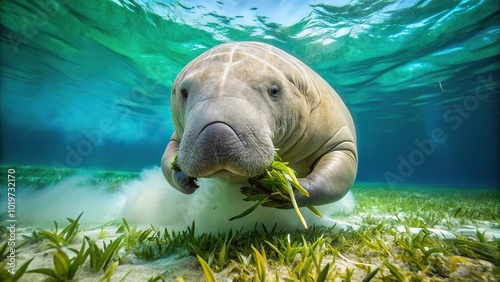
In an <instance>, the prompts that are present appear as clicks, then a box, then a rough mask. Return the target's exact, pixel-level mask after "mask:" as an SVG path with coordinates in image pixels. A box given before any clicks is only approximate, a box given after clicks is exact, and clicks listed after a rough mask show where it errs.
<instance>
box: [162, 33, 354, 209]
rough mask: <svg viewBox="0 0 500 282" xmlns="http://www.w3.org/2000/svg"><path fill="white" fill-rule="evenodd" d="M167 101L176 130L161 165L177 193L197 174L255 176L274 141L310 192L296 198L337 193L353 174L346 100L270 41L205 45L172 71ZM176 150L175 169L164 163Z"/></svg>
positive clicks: (311, 201) (304, 202) (309, 201)
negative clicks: (186, 62) (177, 69)
mask: <svg viewBox="0 0 500 282" xmlns="http://www.w3.org/2000/svg"><path fill="white" fill-rule="evenodd" d="M170 105H171V113H172V119H173V123H174V128H175V132H174V134H173V135H172V137H171V140H170V142H169V144H168V146H167V148H166V150H165V153H164V155H163V158H162V171H163V174H164V176H165V178H166V179H167V181H168V182H169V183H170V185H172V186H173V187H174V188H176V189H178V190H179V191H181V192H183V193H187V194H189V193H193V192H194V191H195V190H196V189H197V188H198V185H197V184H196V179H195V178H199V177H217V176H223V175H226V176H227V175H230V176H232V179H234V180H235V181H245V179H247V178H249V177H253V176H257V175H259V174H261V173H263V172H264V171H265V169H266V168H267V167H268V166H269V164H270V163H271V162H272V160H273V159H274V153H275V148H277V149H279V150H278V153H279V155H280V156H281V158H282V159H283V161H287V162H289V166H290V167H292V168H293V169H295V170H296V171H297V173H298V176H299V182H300V184H301V185H302V186H303V187H304V188H305V189H306V190H307V191H308V192H309V194H310V196H309V197H305V196H303V195H302V194H300V193H296V195H295V196H296V199H297V202H298V204H299V206H308V205H322V204H327V203H331V202H334V201H337V200H339V199H341V198H342V197H343V196H344V195H345V194H346V193H347V192H348V191H349V190H350V188H351V186H352V184H353V182H354V179H355V177H356V171H357V163H358V154H357V149H356V134H355V128H354V123H353V120H352V118H351V115H350V114H349V111H348V110H347V108H346V106H345V104H344V103H343V102H342V100H341V99H340V97H339V96H338V95H337V93H336V92H335V91H334V90H333V89H332V87H330V85H328V83H327V82H326V81H325V80H323V79H322V78H321V77H320V76H319V75H318V74H316V73H315V72H314V71H313V70H312V69H310V68H309V67H307V66H306V65H305V64H304V63H302V62H301V61H299V60H298V59H296V58H294V57H293V56H291V55H289V54H287V53H285V52H284V51H282V50H280V49H277V48H275V47H273V46H271V45H268V44H263V43H257V42H234V43H226V44H222V45H219V46H216V47H214V48H212V49H210V50H208V51H206V52H205V53H203V54H201V55H200V56H199V57H197V58H195V59H194V60H193V61H191V62H190V63H189V64H188V65H187V66H186V67H185V68H184V69H183V70H182V71H181V72H180V73H179V75H178V76H177V78H176V80H175V82H174V85H173V87H172V96H171V104H170ZM177 154H178V159H177V162H178V165H179V167H180V169H181V171H173V170H172V169H171V162H172V160H173V159H174V156H175V155H177ZM200 189H203V188H200Z"/></svg>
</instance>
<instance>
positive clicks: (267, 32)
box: [0, 0, 500, 187]
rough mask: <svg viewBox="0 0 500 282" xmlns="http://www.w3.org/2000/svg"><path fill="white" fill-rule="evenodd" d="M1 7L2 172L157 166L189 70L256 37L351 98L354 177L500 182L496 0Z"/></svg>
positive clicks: (499, 14) (92, 0) (499, 10)
mask: <svg viewBox="0 0 500 282" xmlns="http://www.w3.org/2000/svg"><path fill="white" fill-rule="evenodd" d="M0 9H1V18H0V19H1V34H2V37H1V61H0V62H1V81H0V93H1V164H3V165H11V164H22V165H44V166H54V167H69V168H98V169H107V170H129V171H139V170H141V169H142V168H144V167H152V166H157V165H159V162H160V158H161V155H162V153H163V150H164V148H165V146H166V144H167V142H168V140H169V137H170V135H171V133H172V132H173V127H172V122H171V118H170V112H169V111H170V109H169V95H170V91H171V85H172V82H173V80H174V79H175V77H176V75H177V73H178V72H179V71H180V70H181V69H182V67H183V66H184V65H186V64H187V63H188V62H189V61H190V60H192V59H193V58H195V57H196V56H197V55H199V54H201V53H202V52H203V51H205V50H207V49H208V48H210V47H212V46H215V45H217V44H219V43H223V42H228V41H243V40H253V41H261V42H266V43H269V44H272V45H274V46H276V47H279V48H281V49H283V50H285V51H287V52H289V53H291V54H292V55H294V56H296V57H297V58H299V59H301V60H302V61H304V62H305V63H306V64H308V65H309V66H311V67H312V68H313V69H314V70H315V71H316V72H318V73H319V74H320V75H321V76H322V77H323V78H325V79H326V80H327V81H328V82H329V83H330V84H331V85H332V87H333V88H334V89H336V91H337V92H338V93H339V94H340V96H341V97H342V98H343V100H344V101H345V103H346V104H347V106H348V107H349V109H350V111H351V113H352V115H353V118H354V120H355V123H356V126H357V135H358V148H359V155H360V162H359V171H358V178H357V181H359V182H383V183H388V184H399V183H405V184H407V183H417V184H446V185H464V186H489V187H499V186H500V179H499V174H498V171H500V170H499V169H500V151H499V144H500V138H499V132H500V125H499V120H500V119H499V115H500V109H499V90H498V86H499V75H500V73H499V69H500V65H499V61H500V60H499V59H500V58H499V57H500V56H499V51H500V44H499V38H500V23H499V19H500V7H499V4H498V1H495V0H491V1H379V2H372V1H328V2H327V1H323V2H319V1H310V2H305V1H222V0H221V1H189V2H188V1H146V0H143V1H123V0H121V1H118V0H116V1H105V0H99V1H98V0H89V1H77V0H72V1H70V0H67V1H62V0H61V1H55V0H47V1H3V2H2V5H0ZM89 144H90V146H88V145H89ZM83 145H87V147H85V146H83Z"/></svg>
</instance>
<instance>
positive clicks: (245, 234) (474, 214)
mask: <svg viewBox="0 0 500 282" xmlns="http://www.w3.org/2000/svg"><path fill="white" fill-rule="evenodd" d="M2 170H5V167H2ZM16 170H17V171H24V172H26V175H30V177H29V178H28V177H27V178H22V179H19V182H18V183H19V185H20V186H22V187H32V188H34V189H43V184H44V183H46V182H51V181H58V179H57V178H56V179H54V177H61V176H66V177H68V176H75V175H78V174H89V175H92V177H91V178H88V181H90V182H92V183H106V185H107V187H109V188H108V189H109V190H110V192H111V193H118V192H119V191H120V189H121V188H120V187H122V185H123V184H126V183H127V182H130V181H132V180H133V179H134V178H135V177H137V176H138V175H137V174H135V173H123V172H111V171H84V170H57V171H56V172H54V170H53V169H50V168H45V169H44V168H40V167H16ZM49 171H52V173H48V172H49ZM55 175H58V176H55ZM2 177H3V178H5V174H2ZM353 194H354V197H355V199H356V205H355V209H354V211H353V212H352V213H349V214H340V215H335V216H334V218H335V220H337V222H338V224H339V225H343V226H344V228H342V229H340V228H336V227H333V228H326V227H311V228H310V229H308V230H306V231H304V230H297V231H292V232H287V231H283V230H277V229H273V228H267V229H266V228H264V229H257V228H255V229H254V230H252V229H250V230H248V231H241V230H230V231H229V232H224V233H218V234H207V233H203V234H195V229H196V223H193V224H192V225H191V226H190V227H188V228H187V229H186V230H180V231H171V230H169V229H168V227H163V226H131V225H130V224H129V223H128V221H127V220H126V219H125V218H123V219H121V220H115V221H111V222H107V223H105V224H102V225H99V226H95V225H94V226H89V225H84V224H82V223H81V222H80V221H81V220H83V219H84V218H85V213H83V214H77V215H68V217H69V218H68V219H67V220H66V221H62V222H54V223H53V225H52V227H50V226H49V227H43V228H40V227H37V226H33V225H29V224H28V223H24V225H26V227H24V225H23V224H20V226H21V227H20V230H19V235H18V238H17V248H16V257H17V261H18V263H19V268H18V271H17V272H16V274H15V275H14V276H11V275H10V273H8V272H7V270H8V266H7V264H8V262H9V259H8V257H7V255H8V248H7V240H6V239H7V238H8V230H6V228H2V229H1V232H2V233H1V236H2V242H4V243H3V244H2V245H1V247H0V251H1V267H2V269H1V272H0V273H1V277H2V280H3V281H67V280H76V281H94V280H95V281H97V280H102V281H194V280H199V279H203V277H205V278H206V279H207V281H228V280H230V281H498V279H499V278H500V271H499V265H500V240H499V239H498V238H499V235H500V230H499V229H500V228H499V227H500V207H499V205H498V201H499V199H500V192H499V191H498V190H495V189H477V188H459V189H457V188H456V187H432V189H430V188H429V187H419V186H398V187H396V188H394V189H389V188H387V187H384V185H382V184H362V183H359V184H357V185H355V187H354V188H353Z"/></svg>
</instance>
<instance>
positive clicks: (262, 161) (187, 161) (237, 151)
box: [177, 121, 273, 177]
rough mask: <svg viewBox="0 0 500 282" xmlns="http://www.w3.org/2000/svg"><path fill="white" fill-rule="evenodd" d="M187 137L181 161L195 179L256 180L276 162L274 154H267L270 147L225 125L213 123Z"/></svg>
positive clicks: (182, 148)
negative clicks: (226, 175) (226, 176)
mask: <svg viewBox="0 0 500 282" xmlns="http://www.w3.org/2000/svg"><path fill="white" fill-rule="evenodd" d="M185 137H187V138H183V139H182V141H181V144H180V149H179V154H178V159H177V161H178V165H179V167H180V169H181V170H182V171H183V172H185V173H186V174H187V175H189V176H191V177H212V176H216V175H218V174H219V173H221V172H229V173H230V174H233V175H237V176H244V177H252V176H256V175H259V174H262V173H263V172H265V169H266V168H267V167H268V166H269V164H270V163H271V161H272V158H273V151H272V150H263V148H266V147H269V146H261V145H259V144H257V143H259V141H257V140H253V139H255V136H249V134H248V133H243V132H242V133H238V129H233V127H232V126H231V125H230V124H229V123H226V122H222V121H216V122H210V123H208V124H206V125H204V126H203V127H202V128H201V130H199V132H198V133H197V132H196V131H195V130H193V131H191V132H187V133H186V136H185ZM269 142H270V141H269ZM271 144H272V142H271ZM271 148H272V146H271Z"/></svg>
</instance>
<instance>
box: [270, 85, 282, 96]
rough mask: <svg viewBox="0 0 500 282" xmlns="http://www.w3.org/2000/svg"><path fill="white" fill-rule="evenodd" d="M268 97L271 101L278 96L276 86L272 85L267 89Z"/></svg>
mask: <svg viewBox="0 0 500 282" xmlns="http://www.w3.org/2000/svg"><path fill="white" fill-rule="evenodd" d="M269 95H270V96H271V98H273V99H277V98H278V97H279V96H280V89H279V87H278V85H273V86H271V87H270V88H269Z"/></svg>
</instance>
